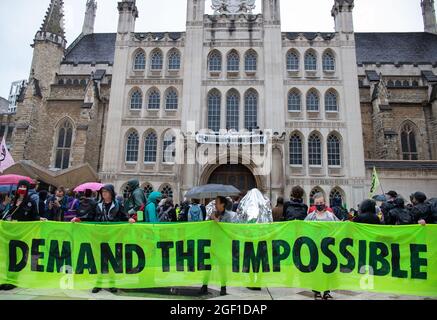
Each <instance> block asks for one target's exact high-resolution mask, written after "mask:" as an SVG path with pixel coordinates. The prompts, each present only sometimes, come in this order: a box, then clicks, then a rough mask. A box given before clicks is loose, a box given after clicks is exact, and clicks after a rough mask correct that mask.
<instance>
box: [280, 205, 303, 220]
mask: <svg viewBox="0 0 437 320" xmlns="http://www.w3.org/2000/svg"><path fill="white" fill-rule="evenodd" d="M307 208H308V207H306V206H305V205H303V204H301V205H296V204H289V205H288V207H287V211H286V212H285V220H286V221H293V220H305V218H306V217H307V213H308V209H307Z"/></svg>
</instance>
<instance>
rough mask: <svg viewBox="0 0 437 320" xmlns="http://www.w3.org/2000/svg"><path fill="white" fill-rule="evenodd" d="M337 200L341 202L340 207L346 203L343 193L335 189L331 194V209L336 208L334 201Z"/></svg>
mask: <svg viewBox="0 0 437 320" xmlns="http://www.w3.org/2000/svg"><path fill="white" fill-rule="evenodd" d="M335 199H338V200H337V201H339V202H340V203H339V204H340V206H342V205H343V203H344V196H343V191H342V190H341V189H340V188H334V189H332V190H331V192H330V193H329V204H330V207H331V208H332V207H333V206H334V200H335Z"/></svg>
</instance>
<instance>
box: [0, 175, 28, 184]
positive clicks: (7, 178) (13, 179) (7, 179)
mask: <svg viewBox="0 0 437 320" xmlns="http://www.w3.org/2000/svg"><path fill="white" fill-rule="evenodd" d="M21 180H26V181H28V182H29V183H34V181H33V179H31V178H29V177H25V176H19V175H17V174H6V175H4V176H0V186H5V185H11V184H14V185H16V184H18V182H19V181H21Z"/></svg>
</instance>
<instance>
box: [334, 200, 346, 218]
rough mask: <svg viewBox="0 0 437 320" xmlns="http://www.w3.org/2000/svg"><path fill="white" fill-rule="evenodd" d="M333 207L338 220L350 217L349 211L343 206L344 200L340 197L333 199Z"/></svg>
mask: <svg viewBox="0 0 437 320" xmlns="http://www.w3.org/2000/svg"><path fill="white" fill-rule="evenodd" d="M331 208H332V211H333V212H334V214H335V216H336V217H337V218H338V220H340V221H346V220H347V219H348V211H347V210H346V209H345V208H343V200H342V199H341V198H340V197H338V196H337V197H334V199H332V203H331Z"/></svg>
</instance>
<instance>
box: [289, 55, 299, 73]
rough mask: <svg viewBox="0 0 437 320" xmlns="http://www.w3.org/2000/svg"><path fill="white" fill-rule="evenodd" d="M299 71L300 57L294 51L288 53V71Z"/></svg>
mask: <svg viewBox="0 0 437 320" xmlns="http://www.w3.org/2000/svg"><path fill="white" fill-rule="evenodd" d="M298 70H299V55H298V54H297V53H296V52H294V51H288V53H287V71H298Z"/></svg>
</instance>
